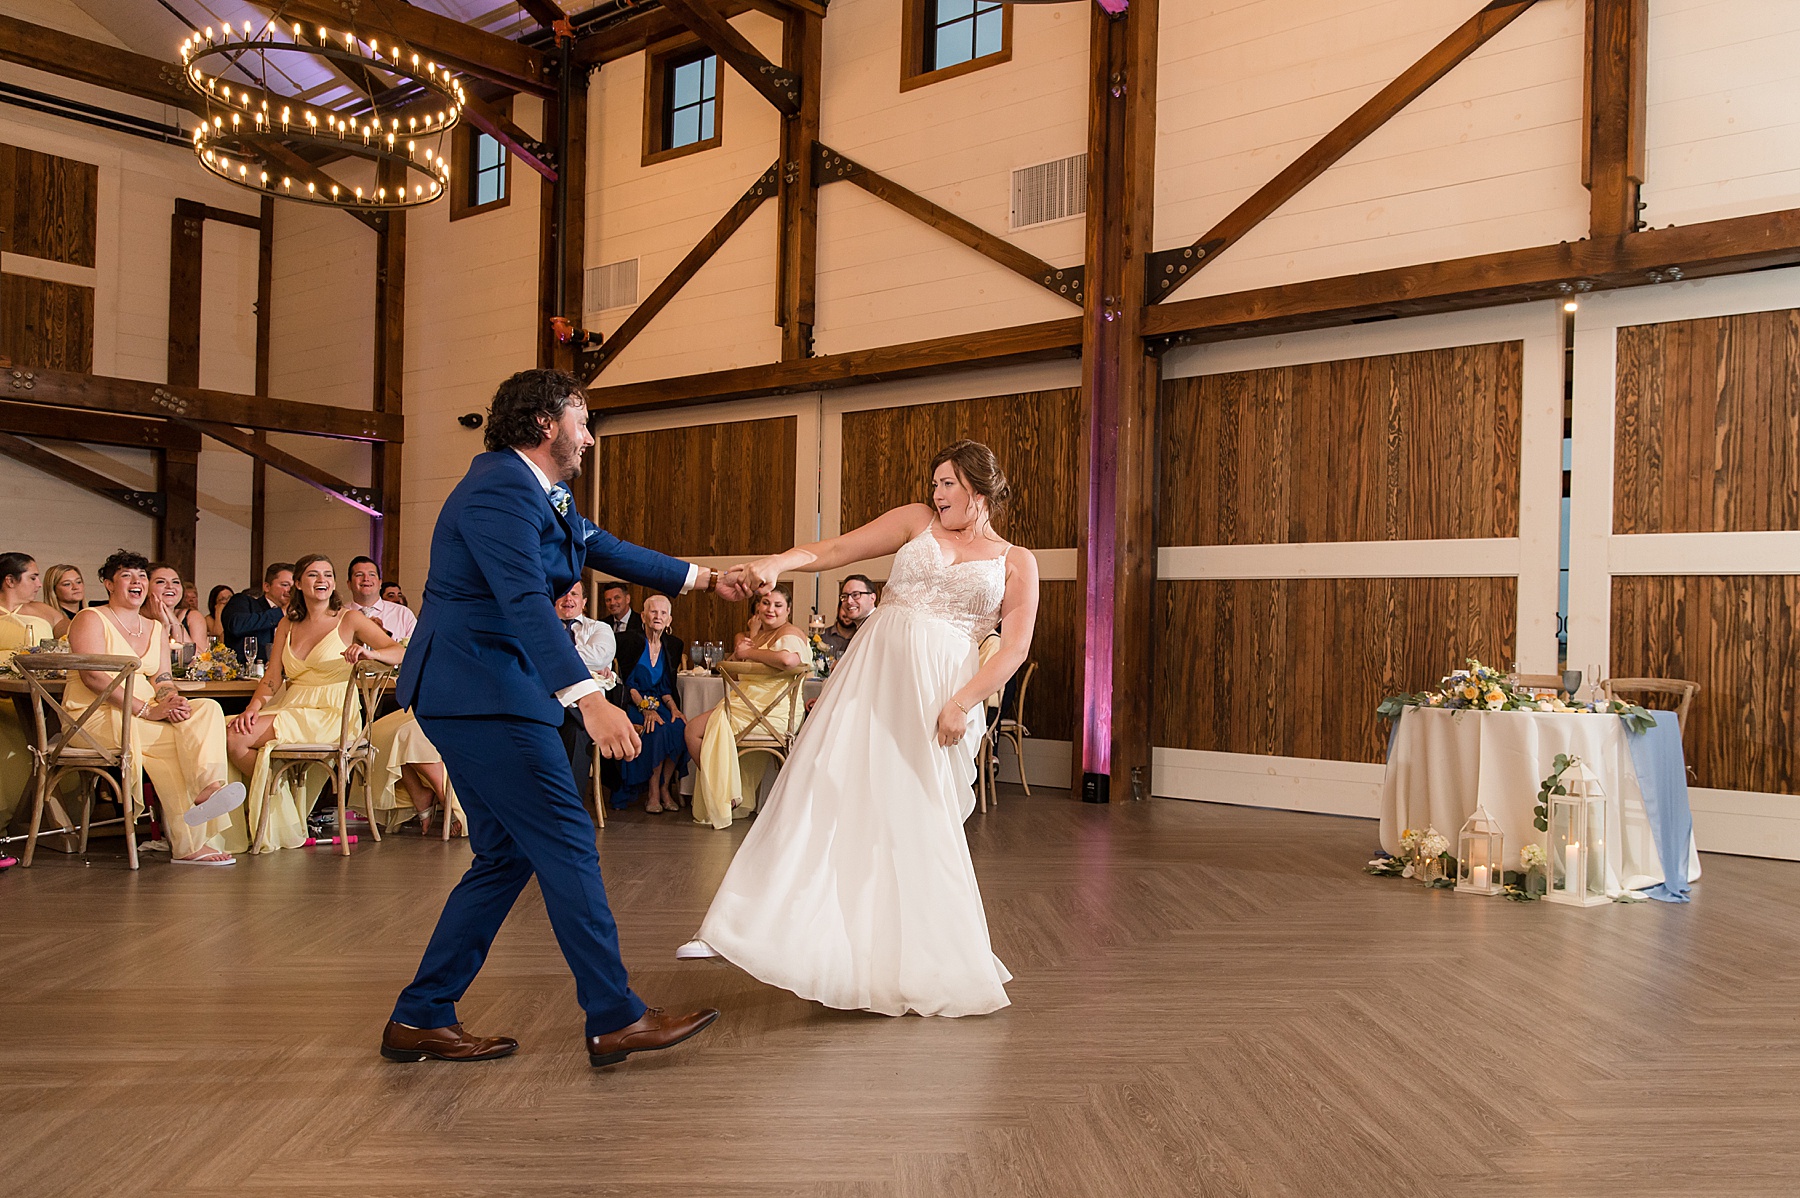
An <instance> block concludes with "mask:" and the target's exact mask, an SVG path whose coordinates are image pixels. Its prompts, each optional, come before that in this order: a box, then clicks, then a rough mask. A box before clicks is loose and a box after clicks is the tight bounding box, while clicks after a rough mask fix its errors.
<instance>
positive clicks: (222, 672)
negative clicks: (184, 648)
mask: <svg viewBox="0 0 1800 1198" xmlns="http://www.w3.org/2000/svg"><path fill="white" fill-rule="evenodd" d="M241 669H242V665H241V663H240V662H239V661H238V655H237V654H236V653H233V652H232V651H231V650H230V649H227V648H226V647H225V646H224V645H208V646H207V647H206V648H204V649H202V650H200V651H199V652H198V653H196V654H194V660H193V661H190V662H189V663H188V667H187V676H188V678H189V679H190V680H192V681H194V682H229V681H231V680H232V679H233V678H237V677H239V675H240V671H241Z"/></svg>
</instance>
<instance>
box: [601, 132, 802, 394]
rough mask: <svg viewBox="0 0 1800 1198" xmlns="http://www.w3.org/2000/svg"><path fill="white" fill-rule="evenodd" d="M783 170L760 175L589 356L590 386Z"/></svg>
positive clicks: (741, 222) (771, 192) (771, 191)
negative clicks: (590, 360)
mask: <svg viewBox="0 0 1800 1198" xmlns="http://www.w3.org/2000/svg"><path fill="white" fill-rule="evenodd" d="M779 168H780V164H779V163H776V164H774V165H772V166H770V167H769V169H768V170H766V171H764V172H763V173H762V174H761V175H760V176H758V177H757V180H756V182H754V183H752V184H751V185H750V186H749V188H748V189H747V190H746V191H745V192H744V194H743V195H741V196H739V197H738V201H737V203H735V204H733V205H732V206H731V207H730V208H729V209H728V210H727V211H726V213H725V215H724V216H721V217H720V218H719V220H718V223H717V224H715V225H713V227H712V228H711V229H708V230H707V232H706V236H704V237H702V238H701V239H700V240H699V242H698V243H697V244H696V245H695V246H694V248H693V249H691V250H689V251H688V252H687V255H686V257H684V258H682V260H681V261H680V262H677V263H676V264H675V269H674V270H671V271H670V272H669V273H668V274H667V275H665V276H663V280H662V282H660V283H658V284H657V285H656V290H654V291H652V292H651V293H650V294H649V295H648V296H646V297H645V299H644V301H643V302H642V303H640V304H639V305H638V306H637V307H636V308H634V309H633V310H632V313H631V315H630V316H627V317H626V318H625V322H624V323H623V324H621V325H620V326H619V327H618V329H617V330H616V331H615V332H614V333H613V335H612V336H610V337H608V338H606V339H605V340H604V341H602V342H601V344H600V348H599V350H597V351H595V352H594V353H592V354H590V355H589V357H590V358H591V359H594V360H593V361H592V362H590V364H589V365H588V367H587V369H588V371H589V373H588V376H587V377H588V381H589V382H590V383H591V382H593V380H594V377H595V376H596V375H598V374H599V373H600V372H601V371H602V370H604V369H606V364H607V363H608V362H611V361H612V360H613V359H615V358H617V357H618V356H619V354H620V352H621V351H623V350H624V348H625V347H626V346H627V345H630V344H631V343H632V341H633V340H634V339H635V338H636V337H637V335H638V334H639V333H641V332H643V331H644V326H645V325H647V324H649V323H650V322H651V321H652V320H654V319H655V318H656V314H657V313H659V312H661V311H662V310H663V309H664V308H666V307H667V306H668V304H669V301H670V300H672V299H674V298H675V296H676V294H677V293H678V292H680V290H681V289H682V288H683V287H685V286H687V283H688V280H689V279H692V278H693V277H694V276H695V275H696V274H698V273H700V268H701V267H702V266H705V265H706V264H707V262H708V261H709V260H710V259H711V258H712V256H713V255H714V254H716V253H718V252H719V247H720V246H722V245H724V244H725V243H726V242H727V241H728V240H730V238H731V235H732V234H733V233H735V232H737V231H738V230H739V229H741V228H743V226H744V222H745V221H747V220H749V219H750V214H751V213H753V212H755V211H756V210H757V209H758V208H759V207H761V206H762V202H763V201H764V200H766V199H769V198H770V197H771V196H773V195H774V194H775V191H776V187H777V182H776V178H777V172H778V170H779Z"/></svg>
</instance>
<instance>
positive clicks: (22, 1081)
mask: <svg viewBox="0 0 1800 1198" xmlns="http://www.w3.org/2000/svg"><path fill="white" fill-rule="evenodd" d="M969 835H970V840H971V844H972V846H973V849H974V854H975V862H976V868H977V870H978V871H979V873H980V875H981V881H982V886H983V889H984V892H985V894H986V896H987V902H988V913H989V918H990V921H991V924H992V927H993V933H994V941H995V947H996V949H997V951H998V952H999V954H1000V955H1001V957H1002V958H1003V959H1004V960H1005V961H1006V963H1007V964H1008V965H1009V966H1010V967H1011V968H1012V970H1013V972H1014V973H1015V974H1016V975H1017V978H1016V980H1015V982H1014V983H1013V985H1012V987H1011V994H1012V998H1013V1002H1014V1005H1013V1007H1012V1008H1010V1009H1009V1010H1007V1011H1004V1012H1002V1013H1000V1014H998V1015H994V1016H989V1017H986V1018H980V1019H966V1020H961V1021H946V1020H927V1019H917V1018H908V1019H887V1018H883V1017H880V1016H863V1015H856V1014H844V1013H840V1012H832V1011H826V1010H824V1009H822V1008H820V1007H817V1006H814V1005H812V1004H809V1003H805V1002H801V1001H800V1000H798V999H795V998H793V997H792V996H790V995H787V994H785V993H782V992H779V991H775V990H770V989H768V988H765V987H763V986H761V985H760V984H758V983H756V982H753V981H751V980H750V979H748V978H747V977H745V976H743V975H742V974H739V973H737V972H736V971H735V970H732V969H730V968H728V967H724V966H719V965H714V964H703V963H696V964H684V965H680V966H678V965H677V964H676V963H675V962H674V961H673V960H672V958H671V954H672V952H673V950H674V948H675V946H676V945H677V944H678V943H680V941H681V940H683V939H684V938H685V937H686V936H687V935H689V934H690V933H691V931H692V930H693V928H694V926H695V925H696V923H697V922H698V919H699V917H700V914H701V912H702V910H703V909H704V907H705V905H706V902H707V899H708V897H709V896H710V893H711V889H712V887H713V885H714V883H715V882H716V881H717V879H718V878H719V876H720V874H721V873H722V871H723V870H724V868H725V865H726V862H727V859H728V857H729V855H730V853H731V852H732V850H733V848H734V847H735V845H736V843H737V842H738V841H739V839H741V836H742V829H741V828H740V829H738V830H734V831H733V832H731V833H729V834H720V833H716V832H712V831H710V830H707V829H703V828H698V827H694V826H692V825H688V824H684V823H676V822H672V821H670V820H665V819H655V818H652V817H646V816H642V815H638V816H625V817H622V818H620V819H618V820H617V821H615V822H614V823H613V825H612V826H611V827H609V828H608V829H607V830H606V832H605V833H604V834H603V836H602V842H601V845H602V847H601V853H602V860H603V865H604V868H605V870H606V874H607V878H608V882H609V886H610V889H611V894H612V899H613V905H614V909H615V910H616V911H617V913H618V915H619V921H620V924H621V927H622V928H623V935H624V948H625V955H626V960H627V961H628V962H629V963H630V964H631V965H632V966H633V967H634V982H635V985H636V986H637V988H638V989H639V991H640V992H641V993H643V994H644V995H645V996H646V997H647V998H649V999H650V1001H652V1002H657V1003H662V1004H666V1005H670V1006H677V1007H680V1006H688V1005H699V1004H706V1003H711V1004H715V1005H717V1006H719V1007H721V1008H723V1009H724V1011H725V1016H724V1018H723V1019H722V1020H721V1021H720V1022H719V1023H718V1024H717V1025H716V1026H715V1027H714V1028H713V1030H711V1031H710V1032H708V1033H707V1034H706V1035H705V1036H703V1037H702V1038H700V1039H697V1040H695V1041H694V1042H693V1043H692V1044H691V1045H687V1046H684V1047H682V1048H680V1049H676V1050H674V1051H672V1052H669V1053H665V1054H661V1056H660V1057H650V1058H640V1059H637V1060H634V1061H632V1062H631V1063H629V1064H627V1065H624V1066H621V1067H617V1068H614V1069H610V1070H593V1069H590V1068H589V1067H588V1065H587V1062H586V1059H585V1057H584V1056H583V1055H582V1054H581V1052H580V1051H579V1050H578V1042H577V1036H578V1033H579V1029H580V1017H579V1015H578V1013H577V1011H576V1009H575V1004H574V986H573V983H572V982H571V980H570V978H569V975H568V973H567V972H566V970H565V968H564V966H563V963H562V960H561V958H560V956H559V955H558V953H557V950H556V945H555V941H554V939H553V938H552V936H551V933H550V928H549V924H548V922H547V920H546V919H545V916H544V911H543V906H542V903H541V901H540V900H539V899H538V896H537V893H536V890H535V889H532V890H530V891H528V892H527V895H526V898H525V899H524V900H523V901H522V902H521V904H520V907H519V908H518V909H517V910H516V911H515V913H514V915H513V918H512V920H511V921H510V922H509V923H508V924H507V926H506V928H505V930H504V931H503V933H502V935H501V939H500V941H499V943H498V944H497V945H496V950H495V952H494V954H493V957H492V958H491V959H490V960H489V962H488V965H487V968H486V970H485V971H484V972H483V974H482V976H481V978H480V980H479V981H478V982H477V983H476V986H475V988H474V989H473V990H472V991H471V993H470V994H469V996H468V998H467V999H466V1000H465V1002H464V1005H463V1013H464V1016H465V1018H466V1019H467V1020H468V1022H469V1023H470V1024H471V1025H472V1026H473V1027H475V1028H476V1029H477V1030H483V1031H488V1030H491V1031H505V1032H509V1033H512V1034H514V1035H516V1036H518V1037H519V1039H520V1040H521V1041H522V1042H523V1047H522V1048H521V1050H520V1052H519V1053H518V1055H517V1056H515V1057H513V1058H511V1059H509V1060H505V1061H500V1062H495V1063H491V1064H484V1065H469V1066H450V1065H435V1064H422V1065H396V1064H391V1063H388V1062H385V1061H382V1060H381V1059H380V1058H379V1057H378V1056H377V1055H376V1053H375V1044H376V1038H377V1036H378V1034H379V1032H380V1029H381V1024H382V1021H383V1020H384V1019H385V1018H386V1015H387V1010H388V1005H389V1003H390V1002H391V1000H392V997H393V995H394V992H395V991H396V990H397V989H398V988H399V987H400V986H401V985H402V984H403V983H404V982H405V981H406V980H407V978H408V977H410V975H411V971H412V968H413V965H414V964H415V959H416V956H417V953H418V951H419V949H420V948H421V946H422V945H423V942H424V940H425V937H426V935H427V933H428V932H429V929H430V926H431V922H432V920H433V918H434V917H435V915H436V912H437V910H438V905H439V903H440V901H441V899H442V897H443V894H444V892H445V890H446V889H447V888H448V887H449V886H450V885H451V883H452V882H453V881H454V879H455V878H456V876H457V875H458V873H459V872H460V870H461V869H462V867H463V864H464V862H465V861H466V859H467V854H468V850H467V848H466V846H465V845H464V844H463V843H461V842H456V843H452V844H450V845H445V844H442V843H441V842H439V841H436V840H429V841H421V840H419V839H417V838H412V837H407V838H395V839H390V840H389V841H387V842H385V843H383V844H382V845H380V846H371V845H367V844H364V845H359V846H358V848H357V851H356V853H355V855H354V856H353V857H351V858H349V859H348V860H345V859H342V858H338V857H334V856H328V855H323V854H316V853H314V852H310V851H298V852H284V853H278V854H275V855H274V856H272V857H264V858H258V859H255V860H252V861H247V862H245V863H243V864H241V865H239V866H238V867H237V868H236V869H234V870H230V871H217V872H214V871H205V870H178V869H172V868H170V867H169V866H168V865H167V864H165V863H164V862H163V861H162V860H161V859H157V858H152V859H151V860H150V862H149V863H147V864H146V867H145V868H144V870H143V871H142V872H141V873H139V874H137V875H135V876H133V875H131V874H129V873H127V872H126V871H125V869H124V867H123V861H122V859H121V858H119V857H115V856H111V855H108V854H107V853H105V852H102V853H96V855H95V856H94V858H93V860H92V864H91V865H86V864H84V863H83V862H82V861H80V860H79V859H74V858H66V857H60V856H58V855H56V854H48V855H47V856H46V857H45V858H43V859H42V864H41V865H40V866H38V867H36V868H33V869H32V870H29V871H26V870H23V869H19V868H15V869H13V870H11V871H9V872H8V873H7V874H5V875H4V876H0V968H3V969H4V978H5V981H4V984H3V989H0V1028H3V1029H4V1031H3V1032H0V1036H3V1039H0V1053H3V1057H0V1193H6V1194H9V1195H20V1196H24V1195H59V1196H60V1195H77V1194H109V1195H112V1194H159V1195H174V1194H182V1195H195V1196H207V1195H219V1196H223V1195H232V1196H234V1198H241V1196H244V1195H254V1196H259V1198H260V1196H269V1198H276V1196H280V1198H286V1196H302V1195H339V1194H355V1195H359V1196H360V1195H387V1194H395V1195H421V1196H424V1195H429V1196H431V1198H445V1196H449V1195H463V1194H467V1195H502V1194H521V1195H526V1194H529V1195H577V1194H579V1195H594V1194H621V1195H632V1196H662V1195H668V1196H675V1195H681V1196H684V1198H685V1196H689V1195H774V1194H806V1195H869V1196H875V1195H903V1194H904V1195H924V1196H932V1198H936V1196H938V1195H954V1196H959V1198H960V1196H965V1195H966V1196H971V1198H973V1196H975V1195H983V1196H986V1195H1014V1194H1030V1195H1113V1194H1118V1195H1132V1196H1137V1195H1164V1194H1169V1195H1178V1194H1179V1195H1186V1194H1200V1195H1213V1194H1220V1195H1226V1194H1230V1195H1238V1194H1243V1195H1252V1194H1255V1195H1262V1194H1270V1195H1274V1194H1281V1195H1340V1194H1341V1195H1427V1194H1431V1195H1443V1194H1456V1195H1461V1194H1471V1195H1472V1194H1483V1195H1493V1194H1504V1193H1518V1194H1530V1195H1587V1194H1594V1195H1600V1194H1606V1195H1609V1196H1612V1198H1619V1196H1625V1195H1630V1196H1633V1198H1637V1196H1647V1195H1661V1194H1668V1195H1681V1196H1682V1198H1696V1196H1699V1195H1712V1194H1719V1195H1727V1194H1729V1195H1753V1194H1755V1195H1760V1194H1767V1195H1791V1194H1794V1193H1796V1192H1800V1140H1797V1139H1796V1137H1795V1136H1794V1135H1793V1126H1794V1121H1795V1118H1796V1116H1797V1115H1800V1069H1797V1068H1796V1066H1797V1065H1800V1023H1797V1022H1796V1018H1795V1015H1796V1007H1797V1005H1800V991H1797V990H1796V987H1795V980H1796V979H1795V974H1796V964H1795V962H1796V960H1800V952H1797V951H1796V950H1797V949H1800V919H1797V918H1796V915H1795V910H1794V902H1793V884H1794V882H1795V880H1796V879H1800V865H1793V864H1785V863H1778V862H1769V861H1755V860H1746V859H1738V858H1729V857H1716V856H1709V857H1707V858H1706V878H1705V880H1704V881H1703V882H1702V883H1701V884H1700V885H1699V887H1698V892H1697V898H1696V900H1695V902H1694V903H1693V904H1692V905H1691V906H1688V907H1668V906H1663V905H1660V904H1642V905H1635V906H1611V907H1604V908H1599V909H1596V910H1591V911H1586V912H1578V911H1570V910H1566V909H1562V908H1553V907H1549V906H1547V905H1545V904H1541V903H1540V904H1534V905H1526V906H1520V905H1514V904H1510V903H1506V902H1503V901H1499V900H1477V899H1470V898H1467V897H1459V896H1457V895H1454V894H1451V893H1448V892H1441V891H1440V892H1426V891H1423V890H1420V889H1419V888H1417V887H1415V886H1414V885H1412V884H1411V883H1406V882H1400V881H1394V880H1385V879H1375V878H1370V877H1367V876H1365V875H1364V874H1363V873H1361V872H1360V867H1361V865H1362V863H1363V861H1364V860H1365V859H1366V858H1367V856H1368V854H1369V852H1370V850H1371V849H1372V848H1373V846H1374V841H1375V828H1374V825H1372V824H1370V823H1367V822H1361V821H1355V820H1344V819H1332V818H1328V817H1321V816H1308V815H1296V814H1289V813H1282V812H1272V811H1258V810H1248V809H1241V808H1232V807H1224V806H1212V805H1204V804H1194V803H1183V802H1174V801H1162V800H1156V801H1151V802H1145V803H1136V804H1132V803H1121V804H1116V805H1114V806H1111V807H1090V806H1083V805H1082V804H1080V803H1077V802H1072V801H1070V800H1069V798H1068V797H1067V796H1066V795H1041V796H1040V797H1036V798H1032V799H1024V798H1021V797H1019V796H1018V795H1017V794H1016V793H1013V794H1011V795H1009V796H1008V797H1007V799H1006V801H1005V802H1004V803H1003V804H1002V805H1001V806H1000V807H999V808H998V810H997V811H995V812H994V813H992V814H989V815H987V816H985V817H984V816H980V815H978V816H976V817H975V818H974V819H973V820H971V821H970V824H969Z"/></svg>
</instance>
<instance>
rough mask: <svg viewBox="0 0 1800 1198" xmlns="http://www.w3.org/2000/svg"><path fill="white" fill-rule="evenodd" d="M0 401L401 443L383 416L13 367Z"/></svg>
mask: <svg viewBox="0 0 1800 1198" xmlns="http://www.w3.org/2000/svg"><path fill="white" fill-rule="evenodd" d="M0 398H4V399H11V400H14V401H16V402H18V403H30V404H48V405H50V406H52V407H63V408H83V409H86V410H88V411H92V412H106V413H109V414H123V415H129V416H157V417H162V418H165V419H171V420H172V419H176V418H180V417H186V418H187V419H190V420H212V421H217V422H219V423H222V424H236V425H243V426H246V427H249V428H261V429H268V430H271V431H273V432H278V433H301V434H304V435H307V436H314V437H335V438H338V439H340V440H347V441H399V440H401V421H400V418H399V417H398V416H393V415H389V414H387V413H384V412H368V411H362V410H359V409H356V408H339V407H333V406H332V405H330V404H319V403H303V402H300V401H298V400H292V399H270V398H268V397H267V396H256V395H239V394H236V393H235V392H231V391H211V390H207V389H205V388H203V387H180V386H176V385H174V384H172V383H146V382H140V381H139V380H137V379H116V378H109V377H107V376H105V375H100V374H77V373H75V372H74V371H71V370H39V369H35V368H32V369H27V368H24V367H17V366H15V367H12V368H10V369H7V370H4V371H0Z"/></svg>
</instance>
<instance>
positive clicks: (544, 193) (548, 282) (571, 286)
mask: <svg viewBox="0 0 1800 1198" xmlns="http://www.w3.org/2000/svg"><path fill="white" fill-rule="evenodd" d="M549 117H550V118H553V119H550V120H549V124H548V128H547V130H546V131H547V132H552V131H553V132H554V133H555V134H556V138H557V147H558V149H559V151H560V157H561V159H562V162H563V173H562V177H561V179H559V180H558V181H557V182H556V184H555V185H554V186H553V185H551V184H549V183H546V184H544V185H543V187H542V188H541V189H540V192H541V194H540V199H541V202H542V211H541V214H540V217H539V236H538V338H539V341H538V347H539V359H540V361H541V363H542V364H544V365H547V366H553V367H555V368H556V369H558V370H565V371H568V372H570V373H571V374H573V373H576V372H577V371H579V370H581V369H582V367H581V366H580V365H579V364H578V361H577V359H578V357H579V351H578V350H577V349H576V347H575V346H574V345H571V344H565V343H563V342H561V341H558V340H557V337H556V333H555V330H554V327H553V326H552V324H551V318H552V317H557V316H560V317H562V318H564V319H565V320H567V321H568V322H569V324H570V325H572V326H576V327H579V326H580V325H581V324H582V318H583V315H584V309H585V306H586V305H585V304H584V302H583V289H584V287H585V284H586V277H585V276H586V265H587V137H586V136H585V134H586V131H587V127H588V80H587V71H586V70H581V69H571V70H570V71H569V73H568V77H567V79H566V80H565V91H564V95H563V98H560V99H559V100H558V103H557V109H556V111H554V112H551V113H550V114H549ZM559 284H560V287H559Z"/></svg>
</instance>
